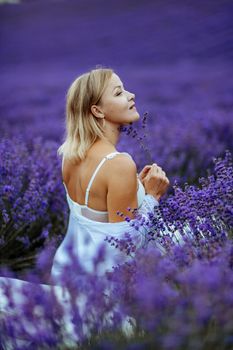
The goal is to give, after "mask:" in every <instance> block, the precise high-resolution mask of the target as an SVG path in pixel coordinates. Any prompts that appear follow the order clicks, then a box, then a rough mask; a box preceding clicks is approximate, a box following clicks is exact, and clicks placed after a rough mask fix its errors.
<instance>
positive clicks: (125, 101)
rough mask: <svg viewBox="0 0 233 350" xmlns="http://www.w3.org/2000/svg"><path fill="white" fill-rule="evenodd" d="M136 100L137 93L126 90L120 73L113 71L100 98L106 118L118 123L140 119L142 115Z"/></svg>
mask: <svg viewBox="0 0 233 350" xmlns="http://www.w3.org/2000/svg"><path fill="white" fill-rule="evenodd" d="M134 100H135V95H134V94H133V93H131V92H129V91H127V90H125V89H124V85H123V83H122V81H121V80H120V78H119V77H118V75H117V74H115V73H113V74H112V76H111V78H110V80H109V82H108V85H107V87H106V89H105V91H104V93H103V95H102V97H101V100H100V106H101V110H102V112H103V113H104V117H105V119H106V120H108V121H109V122H112V123H117V124H125V123H126V124H127V123H130V122H134V121H136V120H138V119H139V118H140V116H139V113H138V111H137V109H136V107H135V106H134V104H135V101H134Z"/></svg>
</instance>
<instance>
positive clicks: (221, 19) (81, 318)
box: [0, 0, 233, 350]
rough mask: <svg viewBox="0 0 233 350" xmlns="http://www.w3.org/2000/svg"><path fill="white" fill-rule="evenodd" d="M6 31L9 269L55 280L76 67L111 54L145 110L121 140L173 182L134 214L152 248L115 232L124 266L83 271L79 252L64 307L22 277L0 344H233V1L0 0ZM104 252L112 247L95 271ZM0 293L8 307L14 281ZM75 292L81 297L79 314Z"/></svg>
mask: <svg viewBox="0 0 233 350" xmlns="http://www.w3.org/2000/svg"><path fill="white" fill-rule="evenodd" d="M0 29H1V31H0V48H1V55H0V76H1V85H0V135H1V138H0V180H1V181H0V208H1V211H0V224H1V225H0V266H1V269H2V273H1V275H11V276H12V277H16V278H21V279H24V280H30V281H33V282H40V283H43V284H49V283H50V268H51V263H52V258H53V255H54V253H55V251H56V248H57V247H58V245H59V243H60V242H61V240H62V239H63V238H64V235H65V232H66V227H67V219H68V206H67V203H66V198H65V191H64V188H63V186H62V182H61V169H60V168H61V161H60V159H59V158H58V157H57V154H56V152H57V148H58V146H59V145H60V144H61V142H62V140H63V135H64V128H65V124H64V122H65V94H66V91H67V89H68V87H69V85H70V84H71V82H72V81H73V80H74V79H75V78H76V77H77V76H78V75H79V74H82V73H83V72H85V71H87V70H90V69H92V68H95V67H96V66H99V65H101V66H104V67H111V68H113V69H114V70H115V72H116V73H117V74H118V75H119V76H120V78H121V79H122V81H123V82H124V85H125V86H126V88H127V89H128V90H129V91H132V92H134V93H135V95H136V104H137V108H138V110H139V112H140V114H141V120H140V121H139V122H138V123H136V124H135V125H133V129H134V131H133V130H131V129H130V128H128V129H127V130H125V132H122V135H121V139H120V143H119V145H118V149H119V151H127V152H129V153H130V154H131V155H132V156H133V158H134V159H135V161H136V164H137V167H138V171H140V170H141V169H142V168H143V166H144V165H146V164H151V163H153V162H156V163H157V164H158V165H159V166H161V167H162V168H163V169H164V171H165V172H166V174H167V176H168V178H169V180H170V184H171V186H170V188H169V191H168V193H167V194H166V195H165V196H164V197H163V198H162V199H161V201H160V206H159V209H157V210H155V211H154V212H153V213H148V222H147V223H145V221H143V220H140V218H138V226H137V229H138V230H140V227H141V226H143V225H144V226H145V225H147V227H148V236H147V238H146V239H147V246H146V248H140V249H136V247H134V246H133V245H132V244H131V243H132V242H131V240H130V239H129V238H128V240H127V239H126V240H125V242H118V243H117V245H118V248H115V249H121V250H122V251H123V252H124V253H125V255H126V256H127V259H128V260H127V261H128V262H127V264H122V265H121V266H118V267H117V268H116V269H115V270H114V271H113V273H111V274H109V275H106V276H104V277H103V276H102V277H101V278H100V277H98V276H97V275H96V274H95V273H93V274H90V275H86V279H85V282H80V283H79V282H77V281H78V272H77V271H79V270H80V266H79V262H78V261H77V259H71V262H70V265H69V266H67V269H68V270H69V271H70V274H69V276H67V275H64V276H63V280H62V283H63V285H65V287H66V288H67V289H68V291H69V293H70V295H71V299H70V302H71V305H72V307H71V310H70V312H71V314H72V317H70V319H69V320H68V321H67V318H66V317H65V316H64V315H65V311H64V309H63V308H62V307H61V305H60V304H59V297H57V296H56V293H55V292H56V289H55V291H54V290H53V291H52V292H51V294H50V293H44V290H43V288H39V287H38V284H35V288H32V287H31V286H30V285H29V287H27V285H25V287H24V289H23V290H22V291H21V293H22V295H24V296H26V301H23V302H22V303H21V305H20V307H18V309H17V312H11V313H10V315H8V316H6V315H5V313H4V312H1V309H0V327H1V329H0V330H1V331H0V333H1V335H0V345H1V346H2V347H3V346H5V348H6V349H8V348H7V347H6V346H8V347H9V346H10V345H9V344H10V340H9V339H11V341H12V342H13V343H12V344H13V345H11V346H12V348H13V349H20V348H22V349H25V348H28V349H67V348H69V349H71V348H72V346H74V344H75V348H80V349H128V350H133V349H166V350H176V349H177V350H178V349H179V350H180V349H181V350H186V349H195V350H196V349H201V350H209V349H211V350H213V349H214V350H215V349H216V350H230V349H232V348H233V337H232V334H233V311H232V310H233V297H232V288H233V278H232V266H233V260H232V259H233V246H232V233H233V230H232V228H233V205H232V203H233V201H232V199H233V165H232V152H233V122H232V120H233V118H232V114H233V40H232V37H233V2H232V1H230V0H228V1H226V0H223V1H221V2H219V1H215V0H214V1H195V2H194V1H181V0H180V1H166V2H165V1H160V0H153V1H152V0H145V1H143V2H142V1H138V0H136V1H135V0H134V1H133V0H125V1H123V0H122V1H118V2H116V1H113V0H108V1H104V0H98V1H94V0H86V1H85V0H68V1H65V0H47V1H45V0H40V1H39V0H24V1H17V2H16V1H15V3H14V2H10V1H8V2H7V1H5V2H4V1H2V2H0ZM145 112H147V115H146V124H145V123H143V114H144V113H145ZM144 124H145V125H144ZM144 126H145V127H144ZM135 130H136V131H135ZM136 133H137V134H138V135H137V136H136V137H133V135H135V134H136ZM187 226H188V227H189V229H190V232H191V238H190V236H189V235H186V232H185V227H187ZM167 228H169V232H170V233H169V234H168V233H167ZM176 230H178V231H179V232H180V233H181V235H182V237H183V239H184V242H182V244H181V243H180V242H178V241H177V242H175V243H174V240H173V239H172V235H173V234H174V232H175V231H176ZM156 242H157V243H158V242H159V244H160V246H161V247H162V248H163V249H162V253H161V251H160V250H158V249H157V248H158V247H157V245H156ZM70 249H71V250H70V255H71V257H72V247H70ZM165 252H166V253H165ZM102 259H104V251H100V252H99V255H98V256H97V257H96V260H95V264H96V271H97V270H98V265H99V264H101V261H102ZM68 277H69V278H68ZM110 286H111V287H110ZM109 289H110V290H111V293H110V294H109V296H108V298H107V299H106V298H105V297H103V295H104V294H105V292H106V290H109ZM4 293H5V295H6V296H7V299H8V300H9V308H10V309H11V310H14V302H13V301H12V300H13V296H12V293H13V291H11V290H10V289H9V288H7V287H5V289H4ZM77 295H85V298H86V300H87V302H86V304H85V308H84V310H82V312H81V311H80V309H79V308H78V306H77V303H76V301H75V300H76V297H77ZM0 297H1V293H0ZM38 310H40V312H38ZM109 315H111V320H112V323H111V326H110V325H109V322H107V323H106V319H108V320H109V317H110V316H109ZM127 315H130V316H131V317H132V318H133V319H134V320H136V325H134V327H133V328H134V333H133V335H132V336H131V337H128V336H126V334H125V332H124V331H122V328H121V325H122V322H124V319H125V317H126V316H127ZM22 318H24V319H25V322H19V320H21V321H22ZM29 323H30V324H31V327H29V326H28V324H29ZM85 327H86V328H85ZM86 329H88V330H89V336H90V339H89V341H88V340H87V331H86ZM12 339H13V340H12ZM16 339H22V344H21V343H20V342H18V341H17V340H16ZM14 340H15V343H14ZM24 340H25V343H24ZM72 342H73V343H72ZM2 344H3V345H2ZM5 344H8V345H5ZM20 344H21V345H20ZM3 348H4V347H3ZM9 349H10V347H9Z"/></svg>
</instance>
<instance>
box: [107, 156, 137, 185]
mask: <svg viewBox="0 0 233 350" xmlns="http://www.w3.org/2000/svg"><path fill="white" fill-rule="evenodd" d="M106 171H107V173H108V179H109V181H111V178H112V177H115V176H121V178H122V177H124V178H125V179H126V178H129V179H130V178H131V177H132V175H135V174H136V173H137V166H136V163H135V161H134V160H133V158H131V157H128V156H127V155H126V154H124V153H120V154H118V155H117V156H115V157H114V158H112V159H111V161H109V162H107V164H106Z"/></svg>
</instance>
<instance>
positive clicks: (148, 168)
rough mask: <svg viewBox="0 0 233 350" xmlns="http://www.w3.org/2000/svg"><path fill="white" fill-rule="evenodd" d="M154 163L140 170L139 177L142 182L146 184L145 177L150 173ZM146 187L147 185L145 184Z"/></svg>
mask: <svg viewBox="0 0 233 350" xmlns="http://www.w3.org/2000/svg"><path fill="white" fill-rule="evenodd" d="M151 166H152V165H146V166H144V168H143V169H142V171H140V173H139V174H138V178H139V179H140V181H141V183H142V184H143V186H144V179H145V177H146V175H147V173H148V171H149V170H150V168H151ZM144 187H145V186H144Z"/></svg>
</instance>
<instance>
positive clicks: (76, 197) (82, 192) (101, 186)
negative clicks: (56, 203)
mask: <svg viewBox="0 0 233 350" xmlns="http://www.w3.org/2000/svg"><path fill="white" fill-rule="evenodd" d="M136 175H137V173H136V164H135V162H134V161H133V159H132V157H131V156H130V154H129V153H127V152H122V153H120V152H118V151H116V150H115V149H114V148H113V147H109V145H108V144H106V143H102V144H101V143H100V142H99V143H97V145H96V144H94V145H93V146H92V148H91V149H89V151H88V153H87V156H86V158H85V159H84V160H83V161H81V162H80V163H79V164H74V163H72V162H71V161H65V162H64V166H63V180H64V185H65V188H66V191H67V197H68V201H69V202H71V204H72V206H73V205H75V206H76V208H77V207H78V208H77V209H78V210H79V212H80V214H81V215H83V216H86V217H87V218H89V219H92V220H95V221H102V222H108V221H109V217H110V220H112V222H118V221H122V220H123V219H122V218H121V217H119V216H117V214H116V213H117V211H118V210H120V211H121V209H122V208H123V211H125V214H127V215H129V214H128V212H127V213H126V208H127V207H128V206H131V207H132V208H137V206H138V205H140V203H141V202H142V200H143V197H144V195H145V190H144V187H143V185H142V184H141V183H140V181H137V177H136ZM114 186H115V187H114ZM127 191H128V192H129V196H128V198H127ZM120 196H122V197H124V199H123V200H122V198H121V197H120ZM118 197H119V198H118ZM108 200H109V201H110V202H111V205H109V204H108V202H109V201H108ZM124 202H125V203H124ZM109 210H110V211H111V212H110V213H109ZM109 214H110V216H109ZM131 215H132V214H131Z"/></svg>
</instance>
